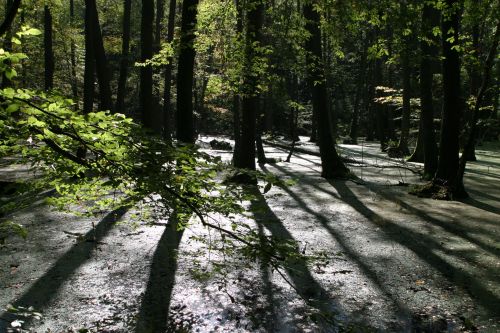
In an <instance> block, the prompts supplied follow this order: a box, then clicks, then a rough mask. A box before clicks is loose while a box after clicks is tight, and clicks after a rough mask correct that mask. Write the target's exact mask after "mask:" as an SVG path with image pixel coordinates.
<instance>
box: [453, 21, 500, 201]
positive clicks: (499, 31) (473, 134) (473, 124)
mask: <svg viewBox="0 0 500 333" xmlns="http://www.w3.org/2000/svg"><path fill="white" fill-rule="evenodd" d="M499 39H500V20H498V19H497V26H496V31H495V36H494V37H493V41H492V44H491V47H490V51H489V52H488V57H487V58H486V61H485V64H484V69H483V83H482V84H481V87H480V88H479V92H478V95H477V98H476V104H475V105H474V109H473V113H472V119H471V121H470V126H469V128H470V130H469V136H468V138H467V142H466V144H465V147H464V151H463V153H462V156H461V158H460V161H459V167H458V175H457V180H456V188H457V192H458V193H459V194H461V195H463V196H466V195H467V193H466V191H465V188H464V183H463V179H464V173H465V167H466V164H467V160H468V157H469V156H471V154H473V152H474V147H475V145H476V139H477V134H478V133H477V122H478V120H479V110H480V108H481V106H482V104H483V101H484V98H485V95H486V90H487V88H488V85H489V83H490V77H491V69H492V68H493V64H494V60H495V56H496V55H497V48H498V43H499Z"/></svg>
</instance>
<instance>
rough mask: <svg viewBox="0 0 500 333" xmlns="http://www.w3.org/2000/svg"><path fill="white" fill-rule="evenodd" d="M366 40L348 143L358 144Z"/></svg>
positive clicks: (365, 72) (365, 47) (364, 77)
mask: <svg viewBox="0 0 500 333" xmlns="http://www.w3.org/2000/svg"><path fill="white" fill-rule="evenodd" d="M367 47H368V44H367V40H366V39H365V40H364V41H363V50H362V52H361V61H360V63H359V69H358V78H357V81H358V82H357V84H356V97H355V98H354V105H353V106H354V110H353V114H352V119H351V126H350V129H349V142H347V143H349V144H353V145H357V144H358V128H359V113H360V112H359V111H360V108H361V105H362V104H361V101H362V96H363V87H364V85H365V81H366V78H367V75H366V74H367V69H366V60H367Z"/></svg>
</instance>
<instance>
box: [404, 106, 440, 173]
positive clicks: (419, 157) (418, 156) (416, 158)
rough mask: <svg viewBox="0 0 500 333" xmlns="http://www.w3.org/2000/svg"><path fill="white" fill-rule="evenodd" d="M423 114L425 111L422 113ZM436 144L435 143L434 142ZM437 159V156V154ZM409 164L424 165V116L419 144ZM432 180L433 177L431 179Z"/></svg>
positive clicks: (420, 126)
mask: <svg viewBox="0 0 500 333" xmlns="http://www.w3.org/2000/svg"><path fill="white" fill-rule="evenodd" d="M422 112H423V111H422ZM434 144H435V142H434ZM436 159H437V154H436ZM407 161H408V162H416V163H424V126H423V121H422V115H420V120H419V122H418V135H417V144H416V145H415V150H414V151H413V153H412V154H411V156H410V157H408V159H407ZM431 179H432V177H431Z"/></svg>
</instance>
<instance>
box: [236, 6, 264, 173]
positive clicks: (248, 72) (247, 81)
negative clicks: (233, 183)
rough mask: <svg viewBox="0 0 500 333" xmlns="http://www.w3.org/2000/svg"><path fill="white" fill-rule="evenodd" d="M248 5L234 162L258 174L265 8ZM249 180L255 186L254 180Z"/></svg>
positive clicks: (239, 166) (238, 166)
mask: <svg viewBox="0 0 500 333" xmlns="http://www.w3.org/2000/svg"><path fill="white" fill-rule="evenodd" d="M247 5H248V7H247V8H248V12H247V29H246V33H245V59H244V67H243V96H242V101H241V113H242V115H241V116H242V119H241V120H242V121H241V145H240V153H238V154H237V157H238V158H237V159H235V160H234V166H235V167H237V168H240V169H247V170H255V136H256V115H257V111H256V110H257V108H258V107H259V105H258V103H259V100H258V98H259V96H258V83H259V77H258V74H256V73H255V72H254V70H253V65H254V63H255V58H256V56H257V50H256V47H255V44H256V43H260V41H261V29H262V22H263V16H264V4H263V1H262V0H254V1H252V2H251V3H249V4H247ZM251 178H253V177H251ZM247 180H248V181H251V182H254V180H253V179H247Z"/></svg>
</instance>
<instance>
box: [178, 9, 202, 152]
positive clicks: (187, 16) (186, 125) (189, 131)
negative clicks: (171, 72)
mask: <svg viewBox="0 0 500 333" xmlns="http://www.w3.org/2000/svg"><path fill="white" fill-rule="evenodd" d="M198 1H199V0H184V1H183V3H182V21H181V32H180V33H181V38H180V45H179V48H180V51H179V62H178V69H177V139H178V140H179V141H181V142H184V143H194V142H195V132H194V115H193V77H194V58H195V55H196V52H195V49H194V39H195V28H196V15H197V13H198Z"/></svg>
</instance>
